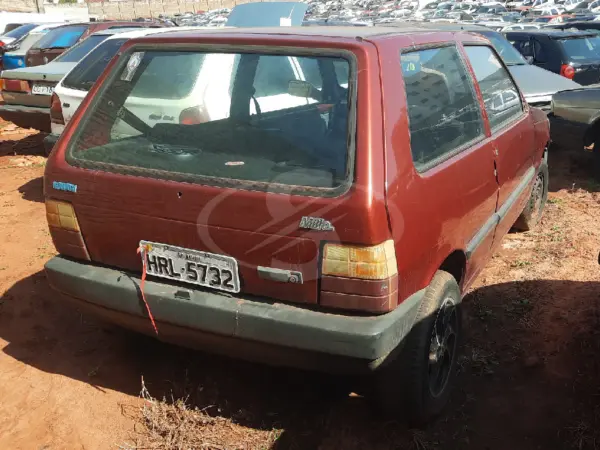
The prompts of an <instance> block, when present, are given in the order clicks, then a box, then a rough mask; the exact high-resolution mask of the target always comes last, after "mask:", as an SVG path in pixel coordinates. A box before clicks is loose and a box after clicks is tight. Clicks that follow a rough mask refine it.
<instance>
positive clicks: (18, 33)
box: [2, 23, 38, 39]
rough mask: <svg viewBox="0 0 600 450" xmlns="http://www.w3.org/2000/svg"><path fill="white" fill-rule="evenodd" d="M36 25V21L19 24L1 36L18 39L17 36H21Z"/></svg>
mask: <svg viewBox="0 0 600 450" xmlns="http://www.w3.org/2000/svg"><path fill="white" fill-rule="evenodd" d="M37 26H38V25H37V24H36V23H27V24H25V25H21V26H20V27H18V28H15V29H14V30H12V31H9V32H8V33H4V34H3V35H2V37H10V38H15V39H19V38H22V37H23V36H25V35H26V34H27V33H29V32H30V31H31V30H33V29H34V28H35V27H37Z"/></svg>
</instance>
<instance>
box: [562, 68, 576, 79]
mask: <svg viewBox="0 0 600 450" xmlns="http://www.w3.org/2000/svg"><path fill="white" fill-rule="evenodd" d="M560 74H561V75H562V76H563V77H565V78H568V79H569V80H572V79H573V77H574V76H575V68H574V67H573V66H570V65H568V64H563V65H562V66H560Z"/></svg>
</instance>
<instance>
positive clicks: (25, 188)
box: [18, 177, 44, 202]
mask: <svg viewBox="0 0 600 450" xmlns="http://www.w3.org/2000/svg"><path fill="white" fill-rule="evenodd" d="M18 190H19V193H20V194H21V196H22V198H23V199H25V200H28V201H30V202H43V201H44V177H38V178H34V179H33V180H29V181H28V182H27V183H25V184H24V185H22V186H21V187H19V189H18Z"/></svg>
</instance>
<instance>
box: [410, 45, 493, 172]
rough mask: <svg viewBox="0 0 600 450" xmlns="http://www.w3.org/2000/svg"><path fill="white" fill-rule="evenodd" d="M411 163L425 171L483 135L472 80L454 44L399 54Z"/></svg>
mask: <svg viewBox="0 0 600 450" xmlns="http://www.w3.org/2000/svg"><path fill="white" fill-rule="evenodd" d="M401 61H402V73H403V75H404V84H405V86H406V100H407V107H408V118H409V122H410V143H411V151H412V156H413V160H414V162H415V166H416V167H417V169H419V170H426V169H428V168H429V167H431V166H432V165H435V164H436V163H438V162H441V161H443V160H444V159H446V158H447V157H449V156H451V155H452V154H454V153H455V152H456V151H457V150H459V149H461V148H462V147H464V145H465V144H467V143H468V142H470V141H473V140H474V139H476V138H477V137H479V136H482V135H483V125H482V121H481V115H480V111H479V105H478V103H477V100H476V97H475V94H474V92H473V89H472V85H471V79H470V77H469V75H468V72H467V70H466V68H465V67H464V65H463V61H462V60H461V58H460V55H459V54H458V51H457V50H456V48H455V47H444V48H435V49H428V50H419V51H415V52H410V53H405V54H402V56H401Z"/></svg>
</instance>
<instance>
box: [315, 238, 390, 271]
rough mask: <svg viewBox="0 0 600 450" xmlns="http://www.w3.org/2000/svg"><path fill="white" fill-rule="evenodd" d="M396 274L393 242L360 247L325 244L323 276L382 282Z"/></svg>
mask: <svg viewBox="0 0 600 450" xmlns="http://www.w3.org/2000/svg"><path fill="white" fill-rule="evenodd" d="M397 273H398V265H397V262H396V251H395V250H394V241H392V240H389V241H385V242H384V243H382V244H379V245H374V246H369V247H361V246H354V245H341V244H325V249H324V253H323V275H331V276H337V277H347V278H360V279H364V280H384V279H386V278H389V277H391V276H393V275H396V274H397Z"/></svg>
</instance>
